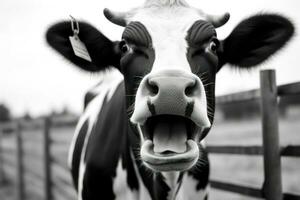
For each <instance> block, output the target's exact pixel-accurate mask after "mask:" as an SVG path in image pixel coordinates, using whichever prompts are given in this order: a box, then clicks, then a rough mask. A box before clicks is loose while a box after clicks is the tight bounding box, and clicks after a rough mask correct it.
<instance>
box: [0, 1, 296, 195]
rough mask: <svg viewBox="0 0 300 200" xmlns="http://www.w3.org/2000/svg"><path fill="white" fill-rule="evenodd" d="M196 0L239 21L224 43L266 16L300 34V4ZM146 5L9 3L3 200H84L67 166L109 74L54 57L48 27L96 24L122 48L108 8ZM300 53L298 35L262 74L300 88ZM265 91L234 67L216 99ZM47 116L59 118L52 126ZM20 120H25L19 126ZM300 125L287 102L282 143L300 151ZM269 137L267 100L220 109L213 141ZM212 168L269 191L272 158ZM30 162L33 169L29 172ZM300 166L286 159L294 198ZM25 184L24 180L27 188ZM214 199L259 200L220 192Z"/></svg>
mask: <svg viewBox="0 0 300 200" xmlns="http://www.w3.org/2000/svg"><path fill="white" fill-rule="evenodd" d="M187 2H188V3H190V4H191V5H192V6H195V7H198V8H201V9H202V10H204V11H205V12H208V13H213V14H220V13H223V12H225V11H228V12H230V13H231V19H230V20H229V22H228V23H227V24H226V25H225V26H223V27H221V28H219V29H218V30H217V32H218V37H219V38H221V39H222V38H225V37H226V36H227V35H228V34H229V33H230V31H231V30H232V29H233V28H234V26H235V25H236V24H237V23H239V22H240V21H241V20H242V19H243V18H245V17H248V16H250V15H251V14H255V13H259V12H265V13H268V12H275V13H280V14H283V15H285V16H287V17H289V18H290V19H291V20H292V21H293V22H294V24H295V26H296V30H299V26H300V12H299V9H300V3H299V1H297V0H286V1H281V0H264V1H260V0H251V1H248V2H246V1H238V0H227V1H216V0H210V1H203V0H189V1H188V0H187ZM141 3H142V2H141V1H138V0H127V1H119V0H110V1H99V0H97V1H96V0H89V1H78V0H72V1H71V0H65V1H63V0H52V1H46V0H44V1H41V0H27V1H22V0H1V2H0V16H1V17H0V41H1V45H0V55H1V64H0V122H1V124H2V125H1V127H0V199H1V200H14V199H18V195H20V189H21V190H22V188H24V192H23V193H24V194H21V195H23V197H22V198H23V199H46V196H47V193H45V191H47V189H49V188H50V186H49V185H52V188H51V192H49V191H48V195H49V194H50V193H51V195H52V197H53V199H76V198H75V191H74V189H73V186H72V184H71V177H70V175H69V171H68V169H67V164H66V163H67V150H68V147H69V144H70V141H71V138H72V135H73V131H74V128H75V124H76V121H77V119H78V116H79V115H80V113H81V112H82V109H83V97H84V94H85V92H86V91H87V90H88V89H89V88H90V87H92V86H93V85H95V84H96V83H97V82H98V81H99V79H100V75H99V74H90V73H84V72H82V71H80V70H78V69H76V68H75V67H73V66H72V65H71V64H70V63H68V62H67V61H66V60H64V59H63V58H62V57H61V56H59V55H58V54H57V53H55V52H54V51H53V50H52V49H50V47H48V46H47V44H46V42H45V38H44V34H45V31H46V29H47V27H49V26H50V25H51V24H53V23H55V22H57V21H59V20H69V15H70V14H71V15H72V16H74V17H75V18H77V19H79V20H81V19H82V20H85V21H89V22H90V23H91V24H93V25H95V26H96V27H98V28H99V29H100V30H101V31H102V32H103V33H104V34H105V35H107V36H109V38H110V39H112V40H119V39H120V36H121V33H122V30H123V28H121V27H118V26H116V25H114V24H111V23H110V22H108V21H107V20H106V19H105V18H104V16H103V14H102V10H103V8H105V7H108V8H111V9H113V10H117V11H126V10H129V9H130V8H133V7H136V6H138V5H141ZM299 52H300V38H299V36H298V34H297V33H296V36H295V37H294V38H293V39H292V41H291V42H290V43H289V44H288V45H287V46H286V47H285V48H284V49H283V50H282V51H281V52H279V53H278V54H276V55H275V56H274V57H272V58H271V59H270V60H269V61H268V62H266V63H264V64H262V65H261V66H260V67H259V69H275V70H276V74H277V83H278V85H282V84H287V83H293V82H299V81H300V76H299V74H300V67H299V66H298V65H299V64H298V62H299V61H298V59H299ZM258 87H259V70H258V69H254V70H250V71H240V70H236V69H233V68H231V67H230V66H225V67H223V69H222V70H221V71H220V72H219V73H218V75H217V81H216V95H218V96H223V95H226V94H229V93H236V92H241V91H246V90H251V89H254V88H258ZM45 118H46V119H49V118H51V124H48V121H47V120H46V121H45ZM15 122H18V123H17V125H16V123H15ZM299 122H300V95H293V96H288V97H282V98H280V99H279V133H280V144H281V145H290V144H294V145H300V137H299V130H300V123H299ZM45 123H46V126H45ZM261 129H262V125H261V115H260V101H259V100H258V99H254V100H251V101H250V100H242V101H239V102H234V103H230V102H229V103H223V104H222V103H220V104H218V105H217V111H216V121H215V124H214V127H213V129H212V131H211V132H210V134H209V135H208V137H207V143H208V145H261V144H262V134H261V132H262V131H261ZM48 151H49V152H48ZM45 152H46V154H45ZM210 160H211V167H212V170H211V177H212V179H218V180H224V181H231V182H234V183H243V184H245V185H250V186H255V187H257V188H260V187H262V185H263V181H264V171H263V159H262V157H260V156H240V155H225V154H211V155H210ZM20 163H23V164H22V166H23V167H21V168H20ZM45 165H47V166H48V167H45ZM299 166H300V161H299V159H296V158H282V177H283V190H284V191H285V192H293V193H299V194H300V167H299ZM49 171H50V172H49ZM20 172H22V173H21V174H20ZM50 173H51V174H50ZM22 174H23V176H22ZM20 177H23V180H22V178H21V182H20ZM49 177H50V180H48V178H49ZM47 181H50V182H51V184H49V182H48V183H47ZM17 191H19V192H17ZM21 193H22V192H21ZM210 199H213V200H220V199H222V200H227V199H228V200H233V199H236V200H238V199H242V200H244V199H245V200H248V199H249V200H250V199H256V198H248V197H245V196H240V195H237V194H234V193H230V192H223V191H221V190H215V189H213V190H212V192H211V194H210Z"/></svg>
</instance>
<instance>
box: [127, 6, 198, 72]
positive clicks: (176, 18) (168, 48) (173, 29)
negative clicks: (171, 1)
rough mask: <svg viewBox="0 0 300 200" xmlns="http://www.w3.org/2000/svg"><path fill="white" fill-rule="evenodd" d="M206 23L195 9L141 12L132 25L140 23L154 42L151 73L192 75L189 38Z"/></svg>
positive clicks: (161, 8) (166, 9)
mask: <svg viewBox="0 0 300 200" xmlns="http://www.w3.org/2000/svg"><path fill="white" fill-rule="evenodd" d="M199 19H203V17H202V16H200V14H199V12H197V11H196V10H195V9H192V8H188V7H180V6H170V7H155V6H154V7H150V8H144V9H141V10H139V12H138V13H136V14H135V15H134V16H133V17H132V18H131V19H129V20H130V21H139V22H141V23H142V24H143V25H144V26H145V27H146V28H147V30H148V32H149V34H150V35H151V38H152V44H153V48H154V50H155V61H154V64H153V68H152V71H159V70H165V69H179V70H185V71H188V72H190V71H191V69H190V65H189V62H188V60H187V58H186V52H187V47H188V45H187V41H186V39H185V38H186V36H187V32H188V30H189V29H190V27H191V26H192V25H193V24H194V22H195V21H197V20H199Z"/></svg>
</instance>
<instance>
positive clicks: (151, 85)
mask: <svg viewBox="0 0 300 200" xmlns="http://www.w3.org/2000/svg"><path fill="white" fill-rule="evenodd" d="M147 88H148V90H149V92H150V95H151V96H155V95H157V94H158V90H159V89H158V86H157V85H156V83H154V82H150V81H149V80H148V81H147Z"/></svg>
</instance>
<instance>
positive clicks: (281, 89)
mask: <svg viewBox="0 0 300 200" xmlns="http://www.w3.org/2000/svg"><path fill="white" fill-rule="evenodd" d="M299 94H300V82H297V83H292V84H287V85H281V86H277V85H276V75H275V71H274V70H263V71H261V72H260V89H257V90H251V91H246V92H240V93H235V94H230V95H224V96H220V97H218V98H217V104H230V103H238V102H242V101H249V100H256V99H260V102H261V103H260V105H261V123H262V141H263V146H228V145H227V146H208V147H207V149H208V152H209V153H213V154H231V155H233V154H235V155H247V156H253V155H261V156H263V158H264V174H265V177H264V180H265V181H264V184H263V187H262V188H254V187H248V186H243V185H240V184H239V185H237V184H233V183H230V182H222V181H217V180H211V181H210V183H211V187H213V188H215V189H220V190H224V191H229V192H234V193H238V194H241V195H246V196H249V197H256V198H264V199H266V200H282V199H284V200H300V195H296V194H289V193H284V192H283V191H282V181H281V156H287V157H300V145H299V146H285V147H282V146H280V144H279V131H278V97H282V96H289V95H299ZM299 179H300V175H299Z"/></svg>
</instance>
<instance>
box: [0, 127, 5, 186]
mask: <svg viewBox="0 0 300 200" xmlns="http://www.w3.org/2000/svg"><path fill="white" fill-rule="evenodd" d="M2 140H3V130H2V127H0V185H1V184H2V183H4V182H5V177H4V171H3V170H4V166H3V161H4V160H3V158H2V157H3V152H2Z"/></svg>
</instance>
